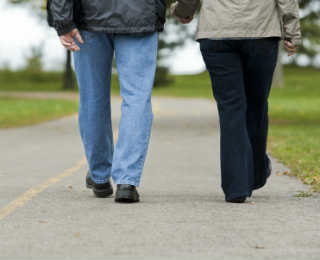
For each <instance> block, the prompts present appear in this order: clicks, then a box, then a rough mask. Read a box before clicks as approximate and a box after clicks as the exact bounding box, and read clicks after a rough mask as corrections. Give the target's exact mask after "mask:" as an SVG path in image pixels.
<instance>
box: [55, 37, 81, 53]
mask: <svg viewBox="0 0 320 260" xmlns="http://www.w3.org/2000/svg"><path fill="white" fill-rule="evenodd" d="M60 41H61V44H62V45H63V46H64V47H65V48H66V49H68V50H69V51H79V50H80V48H79V46H78V45H77V44H76V43H75V41H74V40H73V39H72V38H71V41H70V38H65V37H64V36H62V37H60Z"/></svg>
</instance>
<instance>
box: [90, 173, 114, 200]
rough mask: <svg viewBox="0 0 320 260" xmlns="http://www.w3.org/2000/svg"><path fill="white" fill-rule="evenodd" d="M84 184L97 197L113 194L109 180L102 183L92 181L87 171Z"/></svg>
mask: <svg viewBox="0 0 320 260" xmlns="http://www.w3.org/2000/svg"><path fill="white" fill-rule="evenodd" d="M86 186H87V188H88V189H92V190H93V194H94V195H95V196H96V197H97V198H107V197H110V196H111V195H112V194H113V188H112V185H111V183H110V182H107V183H103V184H97V183H94V181H93V180H92V179H91V177H90V173H89V172H88V173H87V177H86Z"/></svg>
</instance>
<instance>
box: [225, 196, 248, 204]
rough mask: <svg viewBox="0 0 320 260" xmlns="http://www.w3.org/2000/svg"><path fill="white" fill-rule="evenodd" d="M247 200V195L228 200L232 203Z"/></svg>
mask: <svg viewBox="0 0 320 260" xmlns="http://www.w3.org/2000/svg"><path fill="white" fill-rule="evenodd" d="M246 200H247V197H239V198H234V199H231V200H227V202H230V203H245V202H246Z"/></svg>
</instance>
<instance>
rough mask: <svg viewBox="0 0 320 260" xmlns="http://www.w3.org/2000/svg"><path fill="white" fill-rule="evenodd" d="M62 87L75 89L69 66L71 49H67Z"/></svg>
mask: <svg viewBox="0 0 320 260" xmlns="http://www.w3.org/2000/svg"><path fill="white" fill-rule="evenodd" d="M63 89H67V90H72V89H75V85H74V81H73V73H72V67H71V51H69V50H67V60H66V66H65V72H64V79H63Z"/></svg>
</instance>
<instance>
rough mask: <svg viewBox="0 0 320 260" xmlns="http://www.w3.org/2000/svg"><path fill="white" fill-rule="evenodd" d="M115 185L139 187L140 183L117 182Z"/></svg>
mask: <svg viewBox="0 0 320 260" xmlns="http://www.w3.org/2000/svg"><path fill="white" fill-rule="evenodd" d="M115 184H116V185H118V184H126V185H133V186H135V187H139V183H138V182H134V181H116V182H115Z"/></svg>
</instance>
